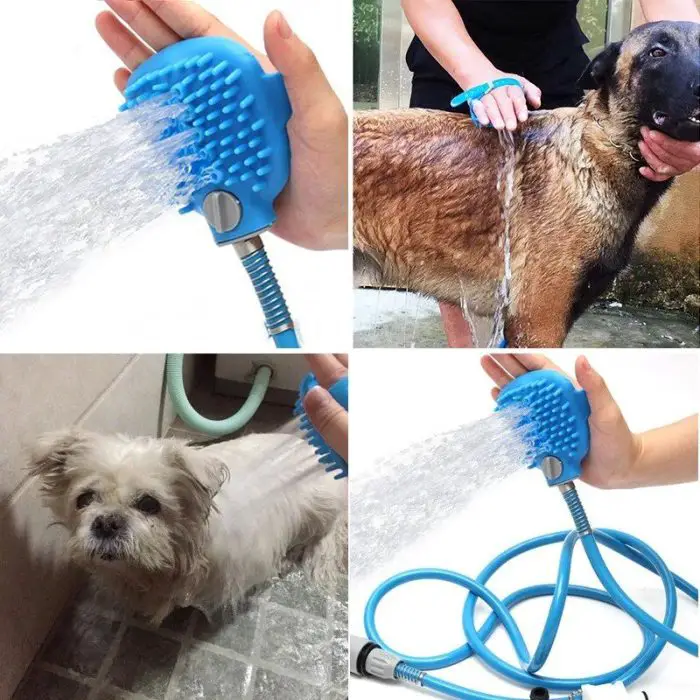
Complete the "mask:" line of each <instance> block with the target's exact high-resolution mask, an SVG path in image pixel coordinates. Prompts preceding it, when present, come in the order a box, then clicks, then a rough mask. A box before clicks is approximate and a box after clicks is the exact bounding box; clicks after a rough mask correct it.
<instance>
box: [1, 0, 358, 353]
mask: <svg viewBox="0 0 700 700" xmlns="http://www.w3.org/2000/svg"><path fill="white" fill-rule="evenodd" d="M10 4H11V9H6V10H5V12H4V19H3V22H4V24H3V26H4V29H5V31H4V38H3V42H2V45H1V46H0V58H1V59H2V62H3V64H4V65H5V66H6V68H7V69H6V70H5V71H3V88H4V90H5V94H6V95H7V96H8V100H9V102H8V103H7V104H6V109H4V110H3V114H2V119H1V122H0V123H1V125H2V128H0V156H1V155H7V154H8V153H12V152H16V151H18V150H20V149H22V148H27V147H33V146H37V145H39V144H41V143H45V142H47V141H51V140H53V139H55V138H56V137H57V136H59V135H61V134H65V133H70V132H75V131H78V130H80V129H83V128H86V127H89V126H92V125H94V124H98V123H102V122H105V121H107V120H109V119H111V118H112V117H114V115H115V113H116V110H117V108H118V106H119V105H120V104H121V102H122V98H121V95H120V94H119V93H118V91H117V90H116V88H115V87H114V85H113V83H112V75H113V73H114V71H115V70H116V68H117V67H118V66H119V65H120V64H119V62H118V60H117V59H116V58H115V57H114V55H113V54H112V52H111V51H110V50H109V49H108V48H107V47H106V46H105V45H104V44H103V42H102V40H101V39H100V38H99V36H98V35H97V32H96V31H95V29H94V18H95V16H96V15H97V13H98V12H99V11H101V10H104V9H105V7H106V6H105V5H104V4H103V3H101V2H95V1H94V0H93V1H92V2H91V1H90V0H79V1H76V0H71V2H65V1H62V2H54V1H53V0H38V1H37V0H34V1H31V2H29V1H28V2H13V3H10ZM200 4H203V5H204V6H205V7H206V8H207V9H209V10H211V11H212V12H214V13H215V14H216V15H217V16H219V18H220V19H221V20H222V21H224V22H225V23H227V24H228V25H229V26H231V27H232V28H233V29H234V30H235V31H237V32H238V33H239V34H241V35H242V36H244V37H245V38H246V39H247V40H248V41H249V42H250V43H252V44H253V45H254V46H255V47H256V48H258V49H260V50H263V40H262V26H263V21H264V19H265V17H266V16H267V14H268V13H269V12H270V11H271V10H273V9H280V10H282V11H283V12H284V13H285V15H286V17H287V19H288V20H289V23H290V25H291V26H292V28H293V29H294V30H295V31H296V33H297V34H298V35H299V36H300V37H301V38H302V39H304V41H306V42H307V43H308V44H309V45H310V46H311V47H312V48H313V49H314V51H315V52H316V54H317V56H318V58H319V60H320V62H321V65H322V66H323V67H324V70H325V71H326V73H327V75H328V77H329V79H330V81H331V83H332V85H333V87H334V89H335V90H336V92H337V93H338V95H339V96H340V97H341V99H342V100H343V103H344V105H345V106H346V109H348V110H349V109H350V108H351V104H352V102H351V101H352V69H351V54H352V48H351V46H352V45H351V41H352V29H351V20H352V17H351V12H352V10H351V3H350V2H327V1H326V0H256V2H239V1H234V0H203V2H202V3H200ZM10 96H11V97H10ZM27 235H31V232H27ZM265 242H266V246H267V248H268V252H269V256H270V259H271V260H272V264H273V266H274V269H275V271H276V273H277V276H278V279H279V280H280V283H281V285H282V289H283V291H284V293H285V296H286V298H287V301H288V303H289V307H290V310H291V312H292V315H293V317H294V318H295V320H296V321H297V322H298V323H299V325H300V327H301V335H302V340H303V342H304V345H305V347H306V348H307V349H312V350H316V351H321V350H326V351H337V350H338V349H342V348H346V347H349V346H350V343H351V340H350V338H351V328H350V325H351V322H350V319H351V318H352V311H351V294H352V281H351V271H350V256H349V253H347V252H345V251H343V252H325V253H314V252H309V251H305V250H302V249H300V248H296V247H295V246H292V245H290V244H287V243H285V242H283V241H281V240H279V239H276V238H275V236H273V235H272V234H267V235H266V236H265ZM1 273H2V271H0V274H1ZM47 338H51V350H52V351H56V352H59V351H80V352H100V351H103V352H104V351H109V352H120V351H122V352H147V351H159V352H162V351H163V350H172V349H177V350H178V351H186V352H197V351H209V352H212V351H219V352H220V351H222V350H228V351H240V352H245V351H249V352H250V351H258V350H264V349H266V348H270V347H273V346H272V343H271V341H269V340H268V339H267V337H266V333H265V329H264V326H263V320H262V313H261V311H260V308H259V304H258V302H257V299H256V298H255V295H254V293H253V291H252V288H251V285H250V282H249V280H248V278H247V276H246V274H245V272H244V271H243V268H242V266H241V265H240V262H239V261H238V259H237V257H236V255H235V253H234V251H233V250H231V249H229V248H224V249H219V248H217V246H216V245H215V244H214V242H213V238H212V236H211V233H210V232H209V228H208V226H207V225H206V223H205V221H204V219H203V218H202V217H200V216H198V215H196V214H190V215H188V216H186V217H181V216H180V215H178V214H177V213H173V214H171V215H168V216H166V217H162V218H161V219H159V220H158V221H156V222H154V224H152V225H150V226H148V227H147V228H146V229H144V230H143V231H141V232H139V233H138V234H135V235H134V236H132V238H131V240H130V241H128V242H127V243H125V244H122V245H119V246H111V247H109V248H108V249H107V250H105V251H104V252H103V253H102V254H98V255H96V256H95V258H94V259H91V261H90V263H89V264H88V265H84V266H83V268H82V270H81V271H80V272H79V273H78V274H77V275H76V276H75V277H74V278H73V280H72V282H71V284H70V285H68V286H66V287H64V288H61V289H58V290H55V291H52V292H51V293H50V294H48V295H47V296H46V297H45V298H44V299H43V300H42V301H41V302H40V303H39V304H38V305H36V306H34V307H33V308H31V309H30V310H29V311H28V312H27V313H25V314H24V315H23V317H21V318H20V319H18V320H16V321H15V322H13V323H12V325H10V326H9V327H8V328H6V329H4V330H3V331H2V332H0V348H2V349H3V350H4V351H15V352H21V351H31V350H37V349H40V350H45V349H46V348H47V345H46V339H47Z"/></svg>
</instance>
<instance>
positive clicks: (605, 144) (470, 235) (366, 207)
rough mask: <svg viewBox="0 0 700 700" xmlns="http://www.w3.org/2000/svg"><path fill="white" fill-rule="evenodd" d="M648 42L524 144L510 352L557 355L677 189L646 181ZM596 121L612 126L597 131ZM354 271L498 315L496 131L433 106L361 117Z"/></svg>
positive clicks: (544, 120) (518, 173)
mask: <svg viewBox="0 0 700 700" xmlns="http://www.w3.org/2000/svg"><path fill="white" fill-rule="evenodd" d="M648 40H649V37H647V36H645V34H644V32H637V34H636V35H634V36H630V38H628V39H627V40H626V41H625V42H624V44H623V46H622V50H621V52H620V56H619V58H618V59H617V63H616V68H615V74H614V76H613V77H612V84H606V85H604V86H603V87H602V88H601V89H599V90H597V91H591V92H588V93H587V94H586V97H585V98H584V101H583V103H582V104H581V105H580V106H579V107H577V108H563V109H557V110H553V111H550V112H535V113H533V114H532V115H531V116H530V118H529V119H528V121H527V122H526V123H525V124H523V125H521V126H520V127H519V129H518V131H517V132H516V133H515V134H514V146H515V180H514V191H513V199H512V202H511V206H510V217H511V228H510V232H511V233H510V235H511V250H512V257H511V261H512V262H511V264H512V282H511V304H510V307H509V309H508V311H507V314H506V324H505V335H506V339H507V343H508V345H509V346H510V347H516V346H519V347H557V346H561V345H562V344H563V342H564V340H565V338H566V334H567V333H568V331H569V329H570V327H571V325H572V324H573V322H574V320H575V319H576V318H577V317H578V316H579V315H580V314H581V313H582V312H583V311H584V310H585V309H586V308H587V307H588V306H589V305H590V304H591V303H592V302H593V301H594V299H595V298H596V297H597V296H598V295H599V294H601V293H602V292H603V291H604V290H605V289H607V288H608V287H609V286H610V285H611V284H612V282H613V280H614V277H615V275H616V274H617V272H618V271H619V270H620V269H622V267H624V265H625V264H626V263H627V260H628V258H629V254H630V252H631V249H632V247H633V244H634V239H635V236H636V233H637V230H638V228H639V225H640V223H641V222H642V221H643V219H644V218H645V217H646V215H647V214H648V213H649V211H650V209H651V208H652V207H653V205H654V204H655V203H656V201H657V200H658V198H659V197H660V196H661V194H662V193H663V192H664V191H665V189H666V188H667V187H668V183H662V184H658V183H653V182H650V181H648V180H646V179H644V178H642V177H641V175H640V174H639V172H638V169H639V167H640V166H641V165H643V163H641V162H635V161H634V160H632V158H630V156H629V155H628V154H627V153H625V152H624V151H623V150H621V149H620V148H618V147H615V146H614V145H612V144H611V142H610V141H611V140H612V141H614V142H615V144H617V145H618V146H620V145H624V146H625V147H626V148H629V149H631V150H632V151H633V152H635V153H636V154H637V157H638V158H639V152H638V150H637V146H636V142H637V140H638V139H639V131H640V126H641V125H640V124H639V122H638V121H637V119H636V118H635V116H634V112H633V110H632V107H631V104H632V100H631V96H632V95H633V94H634V89H635V85H636V82H637V81H638V80H639V76H638V75H636V74H635V68H634V66H635V60H634V58H635V55H636V53H637V52H639V51H642V50H645V49H644V47H645V46H646V45H647V43H648ZM596 120H597V121H598V122H599V123H600V124H601V125H602V127H603V128H602V129H601V126H599V124H598V123H596ZM354 158H355V160H354V163H355V165H354V180H355V182H354V188H355V189H354V196H355V238H354V243H355V248H356V261H357V262H356V268H357V269H358V271H359V272H360V273H362V274H363V275H364V279H365V280H367V276H369V278H370V279H371V280H372V282H373V283H375V284H383V285H387V286H396V287H398V288H401V289H409V290H412V291H417V292H420V293H423V294H426V295H428V296H431V297H435V298H436V299H438V300H440V301H449V302H452V303H456V304H459V303H460V302H461V301H462V300H463V299H466V300H467V302H468V304H469V307H470V309H471V310H473V311H474V312H476V313H477V314H484V315H488V314H492V313H493V311H494V308H495V299H496V288H497V285H498V284H499V282H500V280H501V278H502V276H503V269H504V256H503V248H502V239H503V229H504V225H503V221H502V218H501V216H502V213H501V197H502V195H501V194H499V193H498V191H497V184H498V172H499V168H500V167H501V165H502V163H503V159H504V150H503V148H502V147H501V145H500V143H499V136H498V134H497V133H496V132H495V131H494V130H492V129H478V128H476V127H475V126H473V125H472V123H471V121H470V120H469V119H467V118H465V117H464V116H463V115H460V114H450V113H447V112H438V111H431V110H419V109H411V110H397V111H387V112H363V113H358V114H357V115H356V116H355V120H354Z"/></svg>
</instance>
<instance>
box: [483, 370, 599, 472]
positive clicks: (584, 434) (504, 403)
mask: <svg viewBox="0 0 700 700" xmlns="http://www.w3.org/2000/svg"><path fill="white" fill-rule="evenodd" d="M508 407H514V408H519V409H521V410H522V411H523V414H524V415H523V416H522V418H521V419H520V421H519V427H521V428H525V429H526V431H525V440H526V441H527V442H528V443H529V445H528V446H529V454H528V457H529V460H530V468H532V467H540V468H541V469H542V472H543V473H544V475H545V477H546V479H547V483H548V484H549V485H550V486H559V485H560V484H565V483H566V482H569V481H573V480H574V479H578V478H579V476H581V462H582V461H583V460H584V459H585V457H586V455H587V454H588V449H589V446H590V431H589V428H588V417H589V416H590V414H591V407H590V405H589V403H588V398H587V397H586V393H585V392H584V391H583V390H580V389H576V387H575V386H574V385H573V383H572V382H571V380H570V379H569V378H568V377H566V376H565V375H563V374H561V373H560V372H556V371H554V370H549V369H542V370H536V371H534V372H528V373H527V374H523V375H521V376H520V377H517V378H516V379H514V380H513V381H512V382H510V384H508V385H507V386H506V387H504V388H503V389H502V390H501V393H500V394H499V395H498V399H497V400H496V410H497V411H502V410H503V409H505V408H508Z"/></svg>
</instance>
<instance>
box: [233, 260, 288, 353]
mask: <svg viewBox="0 0 700 700" xmlns="http://www.w3.org/2000/svg"><path fill="white" fill-rule="evenodd" d="M241 262H242V263H243V267H244V268H245V269H246V272H247V273H248V275H249V276H250V280H251V282H252V283H253V287H254V288H255V293H256V294H257V295H258V299H259V300H260V306H262V310H263V314H264V315H265V325H266V326H267V330H268V332H269V333H270V335H271V336H272V339H273V340H274V341H275V345H276V346H277V347H278V348H298V347H299V341H298V339H297V336H296V333H295V332H294V329H293V328H284V327H285V326H291V325H292V317H291V314H290V313H289V309H287V302H286V301H285V300H284V295H283V294H282V290H281V289H280V286H279V283H278V282H277V278H276V277H275V273H274V271H273V270H272V265H270V261H269V260H268V257H267V253H266V252H265V249H264V248H260V249H259V250H256V251H255V252H254V253H251V254H250V255H246V256H245V257H243V258H241ZM280 328H284V330H281V331H280V330H277V329H280Z"/></svg>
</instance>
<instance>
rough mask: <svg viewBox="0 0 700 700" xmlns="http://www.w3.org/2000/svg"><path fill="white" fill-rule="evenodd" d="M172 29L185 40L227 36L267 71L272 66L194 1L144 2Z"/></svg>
mask: <svg viewBox="0 0 700 700" xmlns="http://www.w3.org/2000/svg"><path fill="white" fill-rule="evenodd" d="M143 2H144V4H145V5H147V6H148V7H149V9H151V10H152V11H153V12H154V14H156V15H157V16H158V17H159V18H160V19H161V20H162V21H163V22H164V23H165V24H166V25H167V26H168V27H170V29H171V30H172V31H174V32H176V33H177V34H179V35H180V36H181V37H182V38H183V39H189V38H191V37H196V36H225V37H228V38H229V39H233V40H234V41H236V42H238V43H239V44H242V45H243V46H245V48H246V49H248V51H250V52H251V53H252V54H254V55H255V57H256V58H257V59H258V61H260V63H261V64H262V66H263V67H264V68H265V70H267V71H270V70H271V65H270V62H269V61H268V60H267V58H266V56H265V55H264V54H262V53H260V52H259V51H257V50H256V49H254V48H253V47H252V46H251V45H250V44H249V43H248V42H247V41H246V40H245V39H243V37H241V36H240V35H238V34H236V32H234V31H232V30H231V29H229V28H228V27H227V26H226V25H225V24H224V23H223V22H221V21H220V20H219V19H218V18H217V17H215V16H214V15H213V14H211V12H207V10H205V9H204V8H203V7H200V6H199V5H198V4H197V3H196V2H192V0H143Z"/></svg>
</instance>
